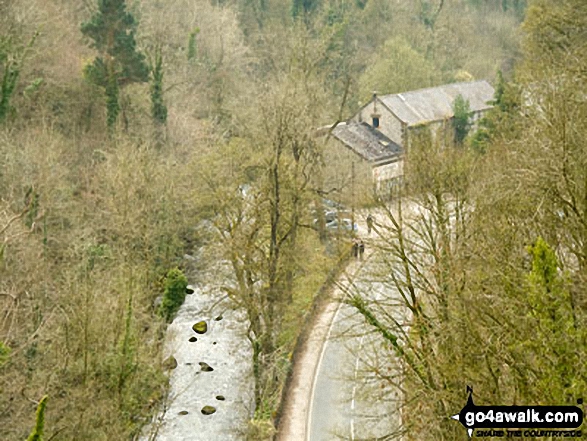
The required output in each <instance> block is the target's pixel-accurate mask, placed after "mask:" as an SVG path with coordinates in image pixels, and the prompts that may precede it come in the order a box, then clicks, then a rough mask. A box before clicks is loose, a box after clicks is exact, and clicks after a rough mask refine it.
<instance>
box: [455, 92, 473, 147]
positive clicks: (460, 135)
mask: <svg viewBox="0 0 587 441" xmlns="http://www.w3.org/2000/svg"><path fill="white" fill-rule="evenodd" d="M453 113H454V117H453V126H454V130H455V141H456V143H457V144H458V145H462V144H463V141H464V140H465V138H466V137H467V134H468V133H469V130H470V128H471V115H472V113H471V106H470V104H469V101H468V100H465V99H464V98H463V96H462V95H458V96H457V97H456V98H455V100H454V103H453Z"/></svg>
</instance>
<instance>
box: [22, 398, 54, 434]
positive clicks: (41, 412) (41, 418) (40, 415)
mask: <svg viewBox="0 0 587 441" xmlns="http://www.w3.org/2000/svg"><path fill="white" fill-rule="evenodd" d="M48 400H49V397H48V396H47V395H45V396H44V397H43V398H41V401H40V402H39V405H38V406H37V417H36V421H35V428H34V429H33V431H32V432H31V434H30V435H29V437H28V438H27V441H42V440H43V429H44V426H45V408H46V407H47V401H48Z"/></svg>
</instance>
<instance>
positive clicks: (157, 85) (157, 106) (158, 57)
mask: <svg viewBox="0 0 587 441" xmlns="http://www.w3.org/2000/svg"><path fill="white" fill-rule="evenodd" d="M151 74H152V80H151V117H152V118H153V121H154V122H155V124H165V123H166V122H167V107H166V106H165V103H164V101H163V55H162V54H161V49H158V50H157V51H156V53H155V65H154V66H152V67H151Z"/></svg>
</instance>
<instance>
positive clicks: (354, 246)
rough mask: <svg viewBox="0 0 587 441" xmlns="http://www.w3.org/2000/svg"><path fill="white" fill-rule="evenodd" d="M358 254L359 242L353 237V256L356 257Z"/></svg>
mask: <svg viewBox="0 0 587 441" xmlns="http://www.w3.org/2000/svg"><path fill="white" fill-rule="evenodd" d="M358 256H359V242H358V241H357V239H353V257H354V258H355V259H356V258H357V257H358Z"/></svg>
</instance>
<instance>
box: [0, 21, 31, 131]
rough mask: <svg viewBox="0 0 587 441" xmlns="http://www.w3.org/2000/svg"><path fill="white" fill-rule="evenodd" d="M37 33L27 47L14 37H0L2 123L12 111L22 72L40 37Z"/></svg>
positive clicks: (0, 106) (0, 107) (0, 105)
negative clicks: (12, 103) (13, 99)
mask: <svg viewBox="0 0 587 441" xmlns="http://www.w3.org/2000/svg"><path fill="white" fill-rule="evenodd" d="M38 35H39V34H38V32H36V33H35V34H34V35H33V37H32V38H31V40H30V41H29V43H28V44H27V45H19V44H17V43H16V42H15V41H14V38H12V36H9V37H3V36H0V74H1V75H2V76H1V77H0V123H2V122H4V121H5V120H6V118H7V117H8V115H9V114H10V112H11V110H12V106H11V105H10V101H11V99H12V96H13V94H14V91H15V89H16V86H17V84H18V79H19V77H20V72H21V70H22V67H23V64H24V61H25V59H26V56H27V55H28V52H29V50H30V48H31V47H32V46H33V45H34V43H35V40H36V39H37V37H38Z"/></svg>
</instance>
